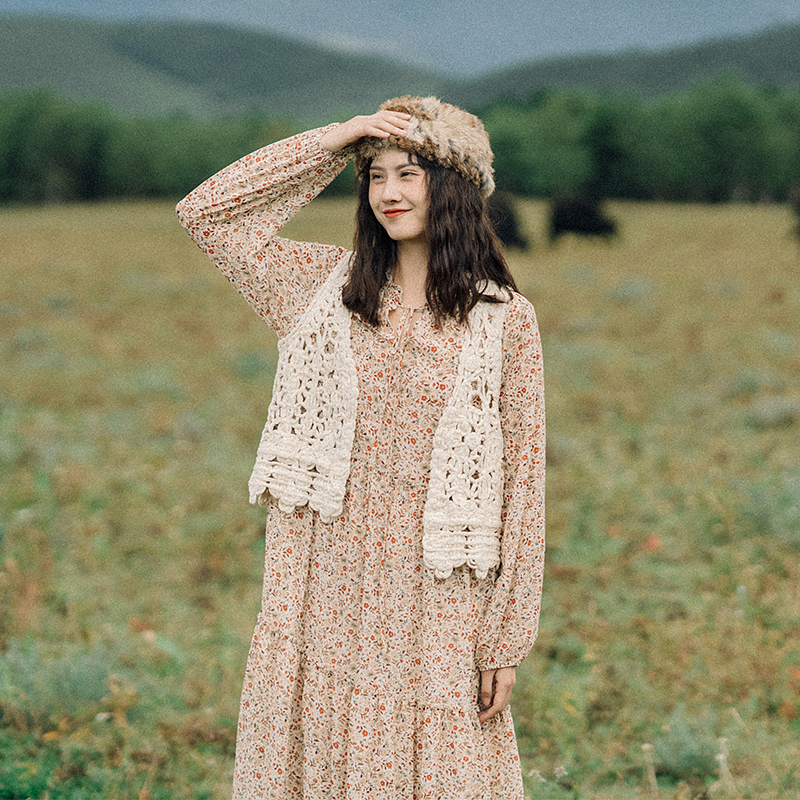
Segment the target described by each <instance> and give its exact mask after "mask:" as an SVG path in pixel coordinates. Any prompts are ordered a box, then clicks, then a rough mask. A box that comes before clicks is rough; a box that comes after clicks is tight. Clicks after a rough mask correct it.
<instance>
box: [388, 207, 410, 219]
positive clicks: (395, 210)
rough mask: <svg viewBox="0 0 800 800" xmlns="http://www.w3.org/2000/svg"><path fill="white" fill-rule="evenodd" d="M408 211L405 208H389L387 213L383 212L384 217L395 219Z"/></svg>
mask: <svg viewBox="0 0 800 800" xmlns="http://www.w3.org/2000/svg"><path fill="white" fill-rule="evenodd" d="M406 211H408V209H407V208H390V209H389V210H388V211H384V212H383V216H384V217H389V219H394V218H395V217H399V216H400V215H401V214H405V213H406Z"/></svg>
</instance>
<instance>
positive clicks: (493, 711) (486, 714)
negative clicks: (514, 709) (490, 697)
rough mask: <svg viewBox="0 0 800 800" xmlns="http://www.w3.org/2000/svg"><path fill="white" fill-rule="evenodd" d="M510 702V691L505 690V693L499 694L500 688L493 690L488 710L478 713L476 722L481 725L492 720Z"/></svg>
mask: <svg viewBox="0 0 800 800" xmlns="http://www.w3.org/2000/svg"><path fill="white" fill-rule="evenodd" d="M510 700H511V689H510V688H507V689H506V691H504V692H501V691H500V687H496V688H495V693H494V701H493V702H492V704H491V705H490V706H489V708H485V709H484V710H483V711H479V712H478V722H480V723H481V724H483V723H484V722H487V721H488V720H490V719H492V717H496V716H497V715H498V714H499V713H500V712H501V711H502V710H503V709H504V708H506V707H507V706H508V703H509V701H510Z"/></svg>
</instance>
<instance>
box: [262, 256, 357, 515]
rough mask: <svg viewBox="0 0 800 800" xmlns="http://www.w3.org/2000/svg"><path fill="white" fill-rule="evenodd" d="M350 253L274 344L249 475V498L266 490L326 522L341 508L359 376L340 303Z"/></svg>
mask: <svg viewBox="0 0 800 800" xmlns="http://www.w3.org/2000/svg"><path fill="white" fill-rule="evenodd" d="M348 268H349V256H347V257H345V258H343V259H342V260H341V261H340V262H339V263H338V264H337V265H336V267H334V269H333V271H332V272H331V274H330V276H329V277H328V279H327V281H326V282H325V284H324V285H323V286H322V288H321V289H320V290H319V291H318V292H317V294H316V295H315V296H314V298H313V299H312V301H311V303H310V305H309V307H308V308H307V309H306V311H305V313H304V314H303V316H302V317H301V318H300V321H299V322H298V324H297V325H296V326H295V328H294V329H293V330H292V331H291V332H290V333H289V334H287V335H286V336H284V337H283V338H282V339H281V340H280V341H279V342H278V369H277V372H276V375H275V384H274V386H273V389H272V400H271V402H270V406H269V412H268V414H267V424H266V425H265V426H264V431H263V433H262V435H261V443H260V445H259V448H258V456H257V457H256V463H255V466H254V467H253V472H252V475H251V476H250V481H249V489H250V502H251V503H256V502H258V503H261V504H263V505H266V503H267V502H268V501H269V500H268V498H267V497H266V495H265V492H266V491H269V494H270V495H272V497H273V498H274V499H275V500H277V501H278V507H279V508H280V509H281V510H282V511H285V512H287V513H291V512H292V511H294V510H295V508H297V507H298V506H303V505H306V504H308V506H309V507H310V508H312V509H314V510H315V511H317V512H318V513H319V516H320V519H322V520H323V521H324V522H332V521H333V520H334V519H335V518H336V517H337V516H339V515H340V514H341V513H342V503H343V501H344V492H345V486H346V484H347V477H348V475H349V474H350V453H351V450H352V447H353V436H354V435H355V424H356V404H357V402H358V378H357V376H356V366H355V361H354V360H353V353H352V350H351V348H350V312H349V311H347V309H346V308H345V307H344V304H343V303H342V301H341V294H342V286H343V284H344V282H345V280H346V279H347V274H348Z"/></svg>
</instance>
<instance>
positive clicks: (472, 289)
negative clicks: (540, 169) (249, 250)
mask: <svg viewBox="0 0 800 800" xmlns="http://www.w3.org/2000/svg"><path fill="white" fill-rule="evenodd" d="M411 158H414V159H415V160H414V161H413V163H415V164H418V165H419V166H420V167H422V169H423V170H424V171H425V176H426V181H427V185H428V219H427V223H426V230H425V232H426V235H427V238H428V248H429V255H428V278H427V282H426V286H425V294H426V296H427V300H428V306H429V307H430V309H431V312H432V314H433V317H434V320H435V321H436V322H438V323H441V322H442V321H443V320H444V319H446V318H447V317H453V318H454V319H456V320H458V321H459V322H466V319H467V315H468V314H469V312H470V311H471V310H472V308H473V307H474V306H475V304H476V303H477V302H478V300H479V299H480V297H481V293H480V291H479V286H480V285H481V284H482V282H483V281H487V280H488V281H494V282H495V283H496V284H497V285H498V286H500V287H501V288H505V289H511V290H514V291H516V290H517V286H516V284H515V282H514V278H513V277H512V275H511V273H510V272H509V270H508V265H507V264H506V261H505V259H504V258H503V254H502V252H501V249H500V242H499V240H498V238H497V236H496V235H495V232H494V228H493V226H492V223H491V221H490V220H489V216H488V214H487V211H486V202H485V200H484V199H483V196H482V195H481V193H480V190H479V189H478V187H477V186H475V184H473V183H470V182H469V181H467V180H465V179H464V178H462V177H461V175H459V174H458V173H457V172H455V171H454V170H452V169H447V168H446V167H442V166H440V165H439V164H436V163H435V162H433V161H429V160H428V159H426V158H423V157H422V156H420V155H417V154H416V153H413V154H411V153H410V154H409V159H411ZM369 166H370V165H369V164H366V165H365V169H364V170H363V171H362V172H361V174H360V175H359V178H360V185H359V189H358V207H357V209H356V230H355V236H354V242H353V251H354V255H353V261H352V264H351V268H350V277H349V278H348V280H347V283H346V284H345V285H344V287H343V289H342V299H343V301H344V304H345V306H346V307H347V308H348V309H350V311H352V312H354V313H356V314H358V315H359V316H360V317H361V318H362V319H363V320H364V321H365V322H367V323H369V324H370V325H378V322H379V318H378V309H379V306H380V291H381V289H382V288H383V286H384V285H385V284H386V282H387V281H388V279H389V277H390V275H391V272H392V270H393V268H394V266H395V261H396V260H397V242H395V241H394V240H393V239H391V238H390V237H389V234H387V233H386V230H385V229H384V228H383V226H382V225H381V224H380V223H379V222H378V220H377V219H376V218H375V214H374V213H373V211H372V208H371V207H370V204H369Z"/></svg>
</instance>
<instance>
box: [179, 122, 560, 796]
mask: <svg viewBox="0 0 800 800" xmlns="http://www.w3.org/2000/svg"><path fill="white" fill-rule="evenodd" d="M327 130H328V128H321V129H318V130H314V131H309V132H307V133H304V134H300V135H298V136H294V137H291V138H289V139H286V140H284V141H282V142H277V143H275V144H272V145H269V146H267V147H265V148H263V149H261V150H259V151H256V152H255V153H253V154H251V155H249V156H246V157H245V158H243V159H241V160H239V161H238V162H236V163H235V164H232V165H231V166H229V167H227V168H226V169H224V170H222V171H221V172H219V173H218V174H217V175H215V176H213V177H212V178H210V179H209V180H207V181H206V182H205V183H203V184H202V185H201V186H200V187H198V188H197V189H196V190H195V191H193V192H192V193H191V194H190V195H188V197H187V198H185V199H184V200H183V201H182V202H181V203H180V204H179V206H178V213H179V216H180V219H181V222H182V224H183V225H184V227H185V228H186V229H187V231H188V232H189V233H190V235H191V236H192V237H193V238H194V240H195V241H196V242H197V243H198V244H199V245H200V246H201V247H202V248H203V249H204V250H205V252H206V253H207V254H208V255H209V256H210V257H211V258H212V259H213V261H214V262H215V264H216V265H217V267H218V268H219V269H220V270H221V271H222V272H223V273H224V274H225V275H226V277H227V278H228V279H229V280H230V281H231V282H232V283H233V284H234V285H235V286H236V288H237V289H238V291H239V292H240V293H241V294H242V296H243V297H244V298H245V299H246V300H247V302H248V303H249V304H250V305H251V306H252V308H253V309H254V310H255V312H256V313H257V314H259V315H260V316H261V318H262V319H263V320H264V321H265V322H266V323H267V324H268V325H269V326H270V327H271V328H273V330H275V332H276V333H277V334H278V336H279V337H280V336H283V335H285V334H286V333H288V332H289V331H290V330H291V329H292V326H293V325H294V323H295V321H296V320H297V319H298V318H299V316H300V314H301V313H302V312H303V310H304V308H305V307H306V305H307V304H308V302H309V301H310V299H311V298H312V297H313V295H314V293H315V291H316V290H317V289H318V288H319V287H320V286H321V285H322V283H323V282H324V280H325V278H326V276H327V275H328V273H329V271H330V270H331V269H332V268H333V266H334V265H335V264H336V262H338V261H339V260H340V259H341V258H342V256H343V255H345V254H346V251H345V250H343V249H341V248H337V247H332V246H328V245H322V244H314V243H298V242H292V241H289V240H286V239H283V238H280V237H278V236H276V235H275V232H276V231H277V230H278V229H280V228H281V226H282V225H284V224H285V223H286V221H287V220H288V219H289V218H291V216H292V215H293V214H294V213H295V212H296V211H297V210H298V209H299V208H300V207H302V206H303V205H305V204H306V203H308V202H309V201H310V200H311V199H312V198H313V197H315V196H316V195H317V194H318V193H319V192H320V191H321V190H322V189H323V188H324V187H325V186H326V185H327V184H328V183H329V182H330V181H331V180H333V178H334V177H335V176H336V175H337V174H338V173H339V172H340V171H341V170H342V169H343V168H344V166H345V165H346V163H347V161H348V160H349V158H350V156H351V153H350V151H349V149H348V148H346V149H345V150H344V151H340V152H339V153H330V152H328V151H326V150H325V149H323V148H322V147H321V146H320V144H319V139H320V137H321V136H322V134H324V133H325V131H327ZM381 307H382V312H381V324H380V325H379V326H378V327H377V328H374V327H371V326H369V325H367V324H365V323H363V322H362V321H361V320H360V319H358V318H354V319H353V320H352V323H351V337H352V348H353V354H354V358H355V362H356V368H357V375H358V382H359V399H358V410H357V418H356V419H357V421H356V432H355V441H354V444H353V449H352V458H351V470H350V477H349V481H348V484H347V490H346V496H345V501H344V510H343V513H342V514H341V516H340V517H338V518H337V519H336V520H334V521H333V522H332V523H323V522H322V521H321V520H320V519H319V518H318V516H317V514H316V512H313V511H310V510H309V509H308V508H298V509H296V510H295V511H294V512H293V513H291V514H287V513H285V512H282V511H280V510H279V509H278V507H277V504H276V503H269V504H268V506H267V529H266V562H265V572H264V591H263V599H262V606H261V612H260V614H259V616H258V620H257V624H256V629H255V633H254V635H253V639H252V645H251V648H250V653H249V656H248V661H247V671H246V677H245V682H244V689H243V692H242V699H241V709H240V717H239V727H238V736H237V745H236V763H235V776H234V790H233V794H234V797H235V798H242V799H244V798H247V799H248V800H254V799H255V798H270V800H290V798H304V800H323V799H324V800H373V799H374V800H378V798H385V799H386V800H521V798H522V796H523V793H522V778H521V770H520V763H519V755H518V751H517V745H516V740H515V737H514V727H513V722H512V718H511V712H510V710H509V709H506V710H505V711H503V712H501V713H500V714H499V715H497V716H496V717H495V718H493V719H491V720H489V721H487V722H486V723H485V724H483V725H481V724H480V723H479V721H478V716H477V713H478V686H479V671H480V670H486V669H495V668H498V667H503V666H516V665H518V664H519V663H520V662H521V661H522V660H523V659H524V658H525V656H526V655H527V653H528V651H529V650H530V648H531V646H532V645H533V642H534V639H535V638H536V632H537V627H538V617H539V606H540V600H541V588H542V570H543V559H544V441H545V428H544V406H543V382H542V360H541V346H540V341H539V334H538V329H537V326H536V318H535V315H534V311H533V307H532V306H531V304H530V303H529V302H528V301H527V300H525V299H524V298H523V297H521V296H519V295H514V297H513V299H512V300H511V302H510V303H509V304H508V305H507V310H506V315H505V323H504V331H503V350H504V360H503V383H502V389H501V396H500V409H501V417H502V426H503V435H504V471H505V491H504V506H503V533H502V567H501V570H500V572H499V574H498V575H496V576H492V575H491V573H490V575H489V577H487V578H485V579H480V578H477V577H476V576H475V574H474V572H473V571H471V570H470V569H469V568H468V567H466V566H465V567H461V568H458V569H456V570H455V571H454V572H453V573H452V575H450V577H448V578H446V579H444V580H437V579H435V578H434V577H433V575H432V574H431V573H430V572H429V571H427V570H426V569H425V568H424V567H423V563H422V512H423V507H424V503H425V496H426V486H427V480H428V468H429V464H430V456H431V450H432V440H433V434H434V431H435V430H436V425H437V422H438V420H439V418H440V416H441V413H442V410H443V408H444V405H445V403H446V401H447V398H448V397H449V396H450V393H451V392H452V389H453V385H454V380H455V376H456V369H457V364H458V355H459V352H460V342H461V333H462V330H461V326H460V325H459V324H458V323H456V322H454V321H452V320H450V321H447V322H445V323H444V324H443V325H441V326H438V325H436V324H435V323H434V321H433V317H432V315H431V314H430V312H429V310H428V309H427V307H423V308H422V309H421V310H420V311H418V312H416V313H413V312H412V311H411V310H408V309H404V308H403V307H402V293H401V290H400V288H399V287H398V286H396V285H394V284H392V283H391V282H390V283H389V284H388V285H387V286H386V287H385V288H384V289H383V292H382V296H381ZM393 309H399V310H398V311H397V312H396V314H392V317H393V321H394V322H395V324H394V325H393V324H391V323H390V320H389V314H390V312H392V310H393ZM398 315H399V316H400V317H401V318H402V319H401V324H397V321H396V319H395V318H396V317H397V316H398ZM403 323H404V324H403ZM264 411H265V415H266V408H265V409H264ZM254 444H255V443H254Z"/></svg>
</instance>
